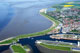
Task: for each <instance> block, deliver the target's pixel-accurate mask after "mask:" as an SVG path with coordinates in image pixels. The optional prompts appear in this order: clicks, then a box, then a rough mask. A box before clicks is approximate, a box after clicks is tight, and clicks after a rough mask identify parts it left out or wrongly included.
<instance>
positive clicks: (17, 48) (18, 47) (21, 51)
mask: <svg viewBox="0 0 80 53" xmlns="http://www.w3.org/2000/svg"><path fill="white" fill-rule="evenodd" d="M11 48H12V50H13V52H14V53H26V51H25V50H24V49H23V48H22V46H21V45H12V46H11Z"/></svg>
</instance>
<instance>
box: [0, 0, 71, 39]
mask: <svg viewBox="0 0 80 53" xmlns="http://www.w3.org/2000/svg"><path fill="white" fill-rule="evenodd" d="M67 1H72V0H54V1H52V0H47V1H46V0H18V1H16V0H12V1H11V0H3V1H0V2H1V3H0V7H2V8H0V29H1V30H0V40H3V39H5V38H9V37H13V36H17V35H21V34H29V33H34V32H39V31H42V30H45V29H47V28H49V27H50V26H51V25H52V23H51V21H49V20H48V19H46V18H44V17H43V16H41V15H40V14H39V10H40V9H42V8H47V7H50V6H52V5H53V4H58V3H62V2H67ZM5 3H7V5H6V4H5ZM12 9H14V10H12ZM11 14H12V15H13V16H11Z"/></svg>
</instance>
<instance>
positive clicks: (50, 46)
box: [40, 43, 71, 51]
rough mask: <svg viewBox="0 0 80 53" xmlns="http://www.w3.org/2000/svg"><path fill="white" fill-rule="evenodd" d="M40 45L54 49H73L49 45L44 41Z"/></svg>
mask: <svg viewBox="0 0 80 53" xmlns="http://www.w3.org/2000/svg"><path fill="white" fill-rule="evenodd" d="M40 45H41V46H43V47H45V48H49V49H53V50H62V51H71V49H70V47H62V46H55V45H47V44H43V43H41V44H40Z"/></svg>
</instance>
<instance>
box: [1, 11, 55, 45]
mask: <svg viewBox="0 0 80 53" xmlns="http://www.w3.org/2000/svg"><path fill="white" fill-rule="evenodd" d="M39 14H40V15H41V16H44V18H46V19H48V20H50V21H51V22H52V23H53V24H52V25H51V26H50V27H49V28H48V29H45V30H43V31H40V32H35V33H31V34H23V35H19V36H16V37H10V38H8V39H4V40H1V41H0V43H1V42H4V41H7V40H10V39H14V38H16V40H19V39H23V38H28V37H36V36H41V35H44V34H46V33H48V32H50V31H51V28H54V27H55V26H56V24H55V21H53V20H51V19H50V18H49V17H47V16H45V15H42V14H41V12H40V11H39ZM52 30H53V29H52ZM41 32H42V34H40V35H38V34H39V33H41ZM45 32H46V33H45ZM33 34H35V35H33ZM29 35H33V36H29ZM21 36H22V37H21ZM23 36H26V37H23ZM0 45H2V44H0Z"/></svg>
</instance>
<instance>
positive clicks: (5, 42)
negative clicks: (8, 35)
mask: <svg viewBox="0 0 80 53" xmlns="http://www.w3.org/2000/svg"><path fill="white" fill-rule="evenodd" d="M14 41H17V40H16V39H15V38H12V39H10V40H5V41H3V42H0V44H9V43H12V42H14Z"/></svg>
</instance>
